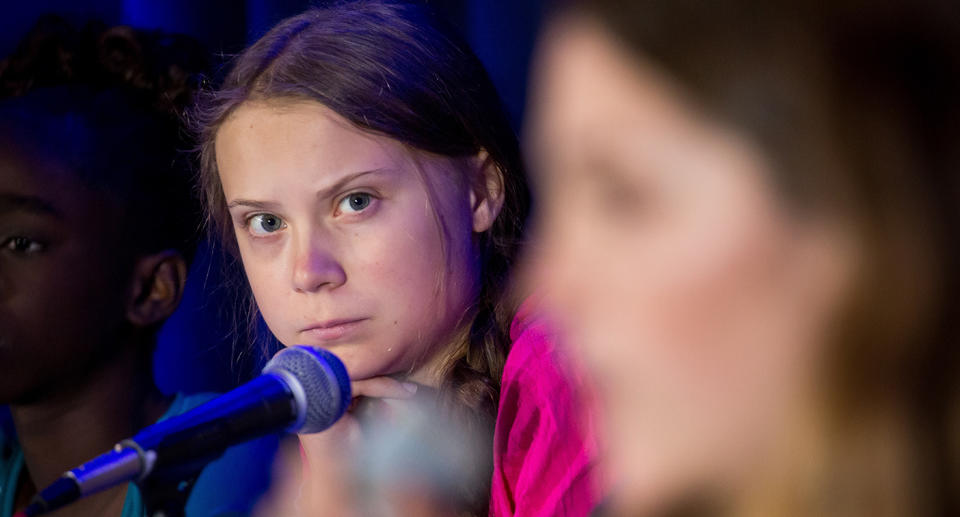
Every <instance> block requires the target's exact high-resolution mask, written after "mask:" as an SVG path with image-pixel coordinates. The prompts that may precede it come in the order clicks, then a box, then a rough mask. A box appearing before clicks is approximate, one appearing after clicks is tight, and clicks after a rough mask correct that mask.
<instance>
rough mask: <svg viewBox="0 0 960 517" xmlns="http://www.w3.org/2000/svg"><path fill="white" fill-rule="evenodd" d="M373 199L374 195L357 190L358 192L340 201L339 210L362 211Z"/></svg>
mask: <svg viewBox="0 0 960 517" xmlns="http://www.w3.org/2000/svg"><path fill="white" fill-rule="evenodd" d="M372 199H373V196H371V195H370V194H366V193H364V192H357V193H356V194H350V195H349V196H347V197H345V198H343V200H342V201H340V206H338V207H337V209H338V211H339V212H354V213H356V212H362V211H364V210H365V209H366V208H367V207H368V206H370V202H371V200H372Z"/></svg>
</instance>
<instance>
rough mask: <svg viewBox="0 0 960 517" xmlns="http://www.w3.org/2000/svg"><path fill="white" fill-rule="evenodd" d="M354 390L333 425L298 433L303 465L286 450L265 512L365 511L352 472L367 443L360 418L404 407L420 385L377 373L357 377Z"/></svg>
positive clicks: (357, 512)
mask: <svg viewBox="0 0 960 517" xmlns="http://www.w3.org/2000/svg"><path fill="white" fill-rule="evenodd" d="M351 390H352V393H353V403H352V404H351V405H350V407H349V408H348V409H347V413H346V414H345V415H343V417H341V418H340V420H338V421H337V422H336V423H335V424H334V425H333V426H331V427H330V428H329V429H326V430H325V431H322V432H319V433H314V434H301V435H298V438H299V440H300V454H299V455H300V462H299V463H300V465H299V468H298V465H297V463H298V462H296V461H295V460H294V461H290V459H291V458H290V455H287V460H286V461H284V463H285V465H284V466H282V467H281V468H280V471H281V473H280V474H279V475H278V476H276V479H278V480H280V483H278V486H275V487H274V488H272V489H271V494H276V496H274V497H271V498H270V499H271V503H272V504H271V505H270V506H271V508H269V509H267V508H263V510H266V511H263V512H260V513H261V514H263V515H267V514H272V515H282V516H290V517H293V516H297V517H300V516H303V517H306V516H312V515H318V514H319V513H318V512H320V513H322V514H323V515H344V516H351V515H362V514H363V512H362V508H361V507H360V506H359V503H360V497H359V496H358V487H357V486H355V485H356V484H355V482H354V475H353V466H354V460H355V459H356V458H357V457H358V456H359V454H360V451H361V447H362V443H363V432H362V428H361V421H362V420H366V419H367V418H376V417H377V415H378V414H381V413H383V414H387V413H389V412H390V411H394V410H397V409H399V408H401V407H402V406H403V405H404V404H405V402H403V401H407V400H409V399H412V398H413V397H414V395H416V393H417V391H418V386H417V385H416V384H413V383H406V382H401V381H398V380H396V379H393V378H391V377H372V378H370V379H362V380H358V381H353V382H352V383H351ZM361 415H362V416H361ZM294 459H295V456H294ZM297 470H299V472H297ZM278 499H279V500H278ZM291 499H293V500H291Z"/></svg>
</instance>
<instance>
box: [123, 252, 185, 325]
mask: <svg viewBox="0 0 960 517" xmlns="http://www.w3.org/2000/svg"><path fill="white" fill-rule="evenodd" d="M186 279H187V263H186V261H185V260H184V259H183V256H182V255H180V253H178V252H176V251H174V250H165V251H161V252H159V253H153V254H151V255H145V256H143V257H140V259H138V260H137V263H136V265H135V266H134V269H133V279H132V285H131V290H130V296H129V298H128V300H127V319H128V320H130V322H131V323H133V324H134V325H137V326H140V327H146V326H149V325H153V324H155V323H160V322H162V321H164V320H165V319H167V318H168V317H170V315H171V314H173V311H174V310H176V308H177V305H179V304H180V298H181V297H182V296H183V287H184V283H185V282H186Z"/></svg>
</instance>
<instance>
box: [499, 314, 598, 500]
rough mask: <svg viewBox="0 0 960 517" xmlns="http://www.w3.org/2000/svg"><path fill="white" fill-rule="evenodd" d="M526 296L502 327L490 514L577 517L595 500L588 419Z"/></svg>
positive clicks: (576, 388)
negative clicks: (506, 349)
mask: <svg viewBox="0 0 960 517" xmlns="http://www.w3.org/2000/svg"><path fill="white" fill-rule="evenodd" d="M533 305H534V304H533V303H532V301H531V300H527V301H526V302H525V303H524V304H523V305H522V306H521V307H520V310H518V311H517V315H516V317H515V318H514V321H513V323H512V324H511V327H510V338H511V339H512V340H513V347H512V349H511V350H510V354H509V356H508V357H507V364H506V365H505V367H504V371H503V380H502V386H501V391H500V406H499V409H498V412H497V423H496V429H495V431H494V438H493V483H492V486H491V494H490V515H491V516H492V517H504V516H514V515H516V516H529V515H533V516H541V515H542V516H584V515H588V514H589V513H590V511H591V510H592V509H593V508H594V506H596V504H597V503H598V502H599V500H600V493H599V489H598V486H599V485H598V483H597V479H596V475H595V470H596V469H595V463H596V461H595V460H596V456H597V453H596V451H597V447H596V438H595V435H594V432H593V423H592V421H591V420H592V419H591V418H589V414H588V413H587V412H586V411H585V410H584V408H583V407H582V406H581V404H579V402H578V401H579V400H580V399H581V394H582V392H581V388H580V383H579V381H578V380H577V377H578V376H576V375H572V374H571V369H570V365H569V364H568V363H567V361H565V359H564V357H563V356H561V355H559V354H558V351H557V350H556V349H555V345H554V343H555V335H554V334H553V333H552V332H551V330H550V328H549V326H548V324H547V322H546V321H545V319H544V318H541V317H537V316H536V315H535V314H534V312H533V309H534V308H533Z"/></svg>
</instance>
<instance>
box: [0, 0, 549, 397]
mask: <svg viewBox="0 0 960 517" xmlns="http://www.w3.org/2000/svg"><path fill="white" fill-rule="evenodd" d="M547 1H548V0H430V1H429V2H428V3H430V4H431V5H432V6H434V7H435V8H436V9H437V10H438V11H439V12H440V13H441V14H443V15H445V16H446V17H447V18H448V19H449V20H450V21H451V22H452V23H453V24H454V26H456V27H457V28H458V29H459V30H460V31H461V32H462V33H463V35H464V36H465V37H466V38H467V40H468V42H469V43H470V45H471V47H472V48H473V50H474V52H476V53H477V55H478V56H479V57H480V59H481V60H482V61H483V62H484V63H485V64H486V66H487V69H488V71H489V72H490V75H491V77H492V78H493V82H494V83H495V84H496V86H497V88H498V90H499V91H500V95H501V97H502V98H503V101H504V104H505V105H506V107H507V110H508V112H509V114H510V116H511V119H512V120H513V123H514V127H515V129H517V130H518V131H519V129H520V127H521V125H522V116H523V106H524V102H525V100H526V95H527V93H526V83H527V70H528V67H529V61H530V55H531V52H532V49H533V46H534V41H535V39H536V35H537V28H538V26H539V23H540V21H541V19H542V17H543V9H544V5H545V3H546V2H547ZM322 3H323V2H322V0H314V1H308V0H87V1H83V0H4V3H3V6H2V7H0V55H2V56H6V55H7V54H9V53H10V52H12V51H13V49H14V48H15V47H16V45H17V42H18V41H19V40H20V39H21V38H22V37H23V36H24V35H25V34H26V33H27V31H28V30H29V29H30V27H31V26H32V25H33V24H34V22H35V21H36V20H37V18H38V17H40V16H41V15H44V14H49V13H55V14H59V15H61V16H63V17H65V18H66V19H68V20H69V21H71V22H73V23H74V25H76V26H78V27H79V26H83V25H84V24H85V23H86V22H88V21H91V20H100V21H103V22H105V23H107V24H109V25H130V26H133V27H137V28H143V29H162V30H164V31H168V32H178V33H184V34H188V35H190V36H193V37H195V38H197V39H198V40H200V41H201V42H202V43H204V44H205V45H206V47H207V48H208V49H209V51H210V52H211V54H212V55H213V56H215V57H214V59H213V62H214V63H216V65H215V66H217V67H218V68H219V67H222V66H223V63H224V62H226V61H227V60H228V59H229V57H230V56H232V55H234V54H236V53H238V52H240V51H241V50H243V48H244V47H245V46H247V45H249V44H250V43H252V42H254V41H255V40H256V39H257V38H259V37H260V36H261V35H262V34H264V33H265V32H266V31H267V30H269V29H270V27H272V26H273V25H275V24H276V23H277V22H279V21H280V20H282V19H283V18H285V17H287V16H291V15H294V14H297V13H299V12H301V11H303V10H304V9H306V8H308V7H310V6H311V5H318V4H322ZM214 72H215V71H214ZM215 75H216V74H215ZM210 255H211V253H210V250H209V249H207V248H206V247H201V250H200V252H199V253H198V257H197V260H196V261H195V262H194V265H193V267H192V270H191V274H190V281H189V282H188V284H187V292H186V293H185V296H184V300H183V302H182V304H181V306H180V308H179V309H178V311H177V313H176V314H175V315H174V316H173V317H172V318H171V319H170V320H169V321H168V322H167V324H166V325H165V326H164V328H163V329H162V331H161V333H160V337H159V343H158V347H157V352H156V356H155V362H154V370H155V374H156V380H157V384H158V385H159V386H160V388H161V389H162V390H163V391H164V392H166V393H171V392H174V391H178V390H179V391H185V392H188V393H189V392H197V391H225V390H227V389H230V388H231V387H233V386H235V385H236V384H237V383H238V382H240V381H241V380H244V379H245V378H246V377H247V376H249V375H250V374H251V372H252V371H256V364H257V363H258V362H259V361H258V360H256V358H255V359H254V360H253V361H252V362H251V361H249V360H246V361H240V360H238V354H241V353H242V354H243V355H244V356H246V357H248V358H249V357H250V354H254V357H256V354H257V352H256V351H252V350H249V349H248V350H244V348H246V347H244V346H243V344H242V343H241V344H239V346H238V347H236V348H235V347H234V346H233V339H232V338H231V337H229V333H230V330H231V324H230V323H228V322H227V321H226V320H225V319H224V318H223V317H222V316H221V312H222V311H221V310H219V307H220V306H221V300H218V299H216V298H215V297H212V296H211V295H210V292H211V290H214V288H215V287H216V285H217V283H218V281H219V280H218V278H219V275H218V268H217V267H216V266H211V261H210ZM251 365H252V366H251Z"/></svg>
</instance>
